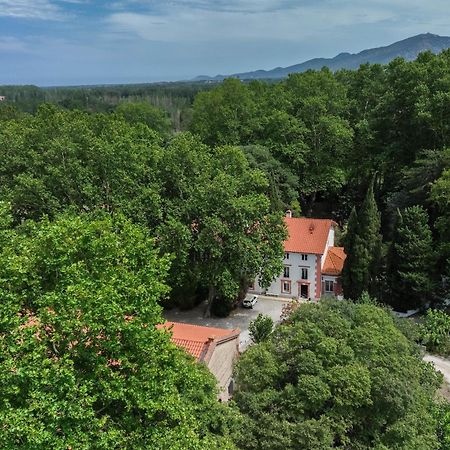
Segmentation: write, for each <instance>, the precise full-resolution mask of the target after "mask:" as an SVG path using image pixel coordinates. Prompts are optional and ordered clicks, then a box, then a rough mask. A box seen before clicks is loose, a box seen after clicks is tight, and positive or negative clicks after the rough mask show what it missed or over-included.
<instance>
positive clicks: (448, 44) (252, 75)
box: [195, 33, 450, 81]
mask: <svg viewBox="0 0 450 450" xmlns="http://www.w3.org/2000/svg"><path fill="white" fill-rule="evenodd" d="M447 48H450V36H439V35H437V34H431V33H425V34H419V35H417V36H413V37H410V38H407V39H404V40H402V41H398V42H395V43H393V44H391V45H388V46H386V47H378V48H371V49H368V50H363V51H362V52H359V53H356V54H353V53H340V54H339V55H337V56H335V57H334V58H314V59H310V60H308V61H305V62H303V63H300V64H295V65H293V66H289V67H277V68H275V69H272V70H256V71H253V72H243V73H234V74H231V75H217V76H215V77H209V76H205V75H201V76H199V77H197V78H195V80H196V81H207V80H217V81H220V80H223V79H224V78H228V77H233V78H239V79H242V80H261V79H279V78H285V77H287V76H288V75H289V74H290V73H296V72H305V71H306V70H309V69H313V70H320V69H321V68H322V67H328V68H330V69H331V70H333V71H334V70H338V69H357V68H358V67H359V66H360V65H361V64H364V63H372V64H374V63H379V64H387V63H388V62H390V61H392V60H393V59H394V58H397V57H402V58H405V59H406V60H408V61H411V60H414V59H416V57H417V55H418V54H419V53H420V52H423V51H426V50H430V51H432V52H433V53H440V52H441V51H442V50H445V49H447Z"/></svg>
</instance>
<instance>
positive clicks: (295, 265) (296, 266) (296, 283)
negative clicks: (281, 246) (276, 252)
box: [251, 253, 320, 298]
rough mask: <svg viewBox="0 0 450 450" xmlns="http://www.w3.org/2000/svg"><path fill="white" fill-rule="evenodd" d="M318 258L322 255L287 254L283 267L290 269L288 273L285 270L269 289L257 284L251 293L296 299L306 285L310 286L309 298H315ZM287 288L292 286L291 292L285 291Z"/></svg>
mask: <svg viewBox="0 0 450 450" xmlns="http://www.w3.org/2000/svg"><path fill="white" fill-rule="evenodd" d="M302 255H305V256H306V259H305V256H303V257H302ZM317 258H320V255H317V256H316V255H313V254H310V253H309V254H304V253H285V255H284V259H283V265H284V267H285V268H286V269H288V270H287V271H286V273H285V272H284V270H283V272H282V273H281V274H280V275H279V276H278V277H277V278H276V279H275V280H274V281H273V282H272V284H271V285H270V286H269V288H268V289H263V288H262V287H261V286H260V285H259V283H258V282H256V283H255V286H254V289H253V290H251V292H255V293H257V294H267V295H276V296H281V297H289V298H294V297H300V296H301V287H300V286H301V285H302V284H304V285H307V286H308V298H315V297H316V264H317ZM302 269H306V271H307V273H306V274H305V273H304V271H302ZM285 275H289V276H285ZM303 275H307V278H305V279H304V278H303ZM287 286H290V290H287V289H285V287H287ZM304 289H305V288H304Z"/></svg>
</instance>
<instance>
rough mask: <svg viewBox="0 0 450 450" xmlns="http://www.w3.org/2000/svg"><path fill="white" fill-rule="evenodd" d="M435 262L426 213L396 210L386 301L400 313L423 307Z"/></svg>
mask: <svg viewBox="0 0 450 450" xmlns="http://www.w3.org/2000/svg"><path fill="white" fill-rule="evenodd" d="M434 261H435V257H434V252H433V237H432V234H431V230H430V227H429V225H428V214H427V212H426V211H425V210H424V209H423V208H421V207H420V206H412V207H409V208H406V209H404V210H403V213H400V211H397V220H396V226H395V230H394V235H393V240H392V243H391V246H390V249H389V255H388V269H389V270H388V274H389V275H388V281H389V288H390V292H389V295H388V298H387V299H386V300H387V302H388V303H390V304H391V305H392V306H393V307H394V308H396V309H401V310H408V309H414V308H418V307H420V306H422V305H423V304H425V303H426V302H427V301H428V300H429V299H430V293H431V291H432V288H433V278H432V275H433V270H434Z"/></svg>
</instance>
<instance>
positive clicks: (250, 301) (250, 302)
mask: <svg viewBox="0 0 450 450" xmlns="http://www.w3.org/2000/svg"><path fill="white" fill-rule="evenodd" d="M257 301H258V296H257V295H252V296H251V297H246V298H244V300H243V302H242V306H243V307H244V308H253V306H254V305H255V303H256V302H257Z"/></svg>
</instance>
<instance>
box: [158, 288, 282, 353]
mask: <svg viewBox="0 0 450 450" xmlns="http://www.w3.org/2000/svg"><path fill="white" fill-rule="evenodd" d="M289 302H290V300H289V299H283V298H275V297H265V296H259V297H258V302H257V303H256V305H255V306H254V307H253V309H246V308H242V307H240V306H239V307H238V308H236V309H235V310H234V311H232V313H231V314H230V315H229V316H228V317H224V318H220V317H211V318H209V319H205V318H203V311H204V309H205V305H204V304H201V305H199V306H197V307H196V308H194V309H191V310H190V311H180V310H179V309H177V308H174V309H171V310H169V311H165V312H164V317H165V318H166V320H168V321H171V322H182V323H190V324H192V325H202V326H205V327H217V328H230V329H233V328H239V329H240V330H241V337H240V344H239V349H240V350H241V351H244V350H245V349H246V348H247V346H248V345H249V343H250V334H249V331H248V325H249V323H250V322H251V321H252V320H254V319H255V318H256V317H257V315H258V314H265V315H267V316H270V317H271V318H272V320H273V321H274V322H275V323H277V322H279V320H280V315H281V310H282V309H283V306H284V305H285V304H286V303H289Z"/></svg>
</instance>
